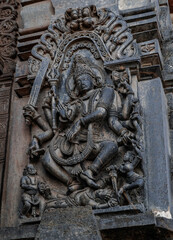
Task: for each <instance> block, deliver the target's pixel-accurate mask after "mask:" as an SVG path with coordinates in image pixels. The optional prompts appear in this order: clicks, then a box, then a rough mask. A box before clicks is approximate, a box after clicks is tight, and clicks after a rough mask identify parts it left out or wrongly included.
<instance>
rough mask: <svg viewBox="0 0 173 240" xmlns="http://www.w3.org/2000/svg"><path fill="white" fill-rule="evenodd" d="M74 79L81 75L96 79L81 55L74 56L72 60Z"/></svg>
mask: <svg viewBox="0 0 173 240" xmlns="http://www.w3.org/2000/svg"><path fill="white" fill-rule="evenodd" d="M73 69H74V78H75V79H76V78H77V77H79V76H80V75H82V74H89V75H90V76H91V77H92V78H94V79H95V78H96V75H95V73H94V72H93V71H92V69H91V67H90V66H89V65H88V64H87V62H86V60H85V59H84V58H83V57H82V56H81V55H78V54H77V55H76V56H75V58H74V65H73Z"/></svg>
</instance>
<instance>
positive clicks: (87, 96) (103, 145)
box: [29, 54, 134, 192]
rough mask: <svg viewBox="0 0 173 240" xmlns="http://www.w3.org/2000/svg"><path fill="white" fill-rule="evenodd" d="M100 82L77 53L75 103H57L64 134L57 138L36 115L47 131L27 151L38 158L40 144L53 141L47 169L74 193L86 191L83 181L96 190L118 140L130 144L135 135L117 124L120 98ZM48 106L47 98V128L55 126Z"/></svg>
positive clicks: (46, 158) (124, 112)
mask: <svg viewBox="0 0 173 240" xmlns="http://www.w3.org/2000/svg"><path fill="white" fill-rule="evenodd" d="M97 80H98V78H97V76H96V74H95V73H94V71H93V70H92V68H91V67H90V65H89V63H87V61H86V60H85V58H83V57H82V55H79V54H77V55H76V56H75V57H74V60H73V81H74V89H73V91H72V92H71V100H70V101H69V102H68V103H67V104H63V103H62V102H60V101H58V102H57V111H58V113H59V118H58V121H59V127H60V129H59V131H57V132H56V133H55V135H54V137H53V131H52V129H51V127H50V126H48V127H47V124H46V123H45V122H44V121H43V119H42V118H41V117H40V115H39V114H37V112H36V111H35V115H34V120H35V122H36V123H37V124H38V125H39V126H41V127H42V129H44V131H45V132H44V133H43V134H39V135H37V136H34V138H33V140H32V142H31V145H30V149H29V152H30V154H31V155H32V154H35V155H37V154H39V152H40V151H41V144H42V143H43V142H44V141H47V140H49V139H51V138H52V137H53V138H52V140H51V142H50V145H49V147H48V149H47V151H46V152H45V154H44V156H43V158H42V161H43V165H44V167H45V168H46V169H47V170H48V171H49V172H50V173H51V174H52V175H54V176H55V177H56V178H57V179H59V180H60V181H62V182H63V183H65V184H66V185H68V190H69V191H70V192H73V191H75V190H77V189H80V188H82V187H83V186H82V184H81V182H82V183H85V184H86V185H88V186H89V187H91V188H94V189H98V188H99V186H98V184H97V183H96V182H95V177H97V175H98V174H99V172H100V171H101V170H102V168H103V167H104V166H105V165H107V164H108V163H109V161H110V160H111V159H112V158H113V157H115V156H116V154H117V152H118V143H117V137H119V139H120V141H119V142H121V143H126V144H128V143H129V144H130V142H131V140H130V139H131V138H134V134H133V133H132V132H130V131H129V130H127V129H126V128H124V127H123V126H122V124H121V122H120V121H119V118H118V110H119V109H118V106H117V105H118V104H117V98H118V95H117V94H118V93H117V92H116V91H114V88H113V87H111V86H108V85H106V84H105V85H103V84H102V86H98V83H97ZM131 94H132V93H131V92H128V93H127V94H126V95H127V96H126V100H125V102H124V106H123V109H122V115H123V116H124V118H126V115H127V114H128V112H129V110H128V109H129V103H130V99H131ZM50 103H51V100H50V98H49V97H48V98H47V99H46V101H45V105H44V106H43V109H44V111H45V115H46V118H47V119H48V121H49V123H51V121H52V115H51V114H52V111H51V104H50ZM30 108H31V107H30ZM31 110H33V109H31ZM33 111H34V110H33ZM110 131H111V134H110ZM91 155H92V158H91ZM87 160H91V162H90V164H89V166H85V162H86V161H87ZM64 166H71V167H72V169H71V172H68V171H67V170H65V168H64Z"/></svg>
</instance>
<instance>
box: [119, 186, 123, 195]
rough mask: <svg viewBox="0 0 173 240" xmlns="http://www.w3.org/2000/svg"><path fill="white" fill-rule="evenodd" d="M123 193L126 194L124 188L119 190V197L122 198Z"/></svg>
mask: <svg viewBox="0 0 173 240" xmlns="http://www.w3.org/2000/svg"><path fill="white" fill-rule="evenodd" d="M123 192H124V188H123V187H121V188H120V190H119V192H118V196H119V197H121V195H122V194H123Z"/></svg>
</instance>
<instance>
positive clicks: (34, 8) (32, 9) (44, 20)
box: [20, 1, 54, 28]
mask: <svg viewBox="0 0 173 240" xmlns="http://www.w3.org/2000/svg"><path fill="white" fill-rule="evenodd" d="M20 14H21V18H22V25H23V28H35V27H42V26H44V25H48V24H49V23H50V19H51V16H52V15H53V14H54V11H53V8H52V4H51V2H50V1H43V2H38V3H34V4H31V5H27V6H26V7H23V8H22V10H21V13H20Z"/></svg>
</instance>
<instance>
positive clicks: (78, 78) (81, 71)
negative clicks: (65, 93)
mask: <svg viewBox="0 0 173 240" xmlns="http://www.w3.org/2000/svg"><path fill="white" fill-rule="evenodd" d="M94 78H96V76H95V74H94V72H93V71H92V69H91V68H90V66H89V65H88V64H87V63H86V62H85V60H84V58H83V57H82V56H81V55H76V56H75V59H74V81H75V85H76V87H77V90H78V92H79V94H80V93H81V94H84V93H86V92H88V91H90V90H91V89H93V88H94Z"/></svg>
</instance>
